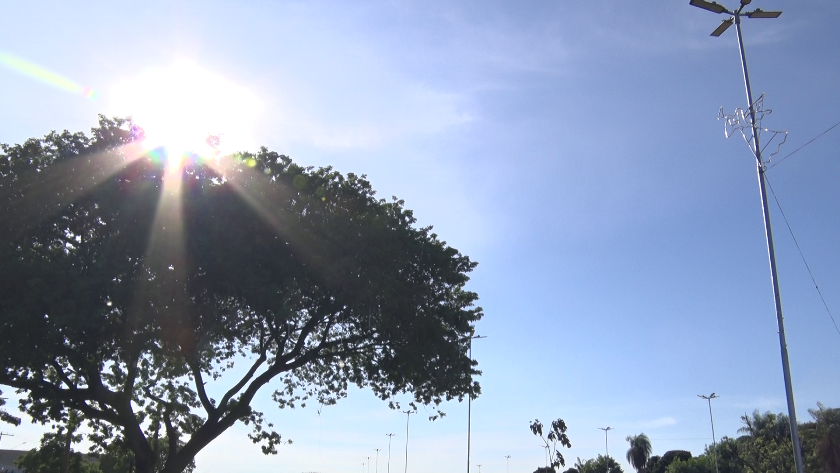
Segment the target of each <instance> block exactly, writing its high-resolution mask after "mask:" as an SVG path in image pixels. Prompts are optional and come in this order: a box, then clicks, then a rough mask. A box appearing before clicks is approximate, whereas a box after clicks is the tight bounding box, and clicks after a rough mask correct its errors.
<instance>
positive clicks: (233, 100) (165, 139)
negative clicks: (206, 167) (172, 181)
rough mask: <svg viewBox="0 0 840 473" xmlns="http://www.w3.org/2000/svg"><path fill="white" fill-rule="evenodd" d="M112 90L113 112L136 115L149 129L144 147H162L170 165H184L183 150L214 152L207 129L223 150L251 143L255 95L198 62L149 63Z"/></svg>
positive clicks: (238, 148) (231, 149) (144, 128)
mask: <svg viewBox="0 0 840 473" xmlns="http://www.w3.org/2000/svg"><path fill="white" fill-rule="evenodd" d="M110 96H111V105H112V109H113V110H112V111H113V113H115V114H117V115H121V116H129V115H130V116H132V117H133V118H134V122H135V123H136V124H137V125H139V126H140V127H142V128H143V130H144V131H145V132H146V141H145V146H146V148H148V149H157V148H164V149H165V155H166V156H168V158H167V164H168V165H169V166H175V167H178V166H180V164H181V161H182V159H183V158H184V156H185V155H186V156H191V155H199V156H206V155H208V154H209V153H210V152H212V149H211V148H210V146H209V145H208V143H207V138H208V136H209V135H215V136H219V137H220V139H221V145H220V146H221V147H222V151H223V152H232V151H240V150H244V149H248V148H252V147H253V142H252V140H251V136H250V131H251V125H252V123H253V120H254V117H255V115H256V112H257V110H258V101H257V100H256V98H255V96H254V95H252V94H251V93H250V92H249V91H248V90H246V89H245V88H243V87H240V86H238V85H236V84H233V83H231V82H229V81H227V80H226V79H224V78H222V77H221V76H218V75H215V74H213V73H210V72H208V71H206V70H203V69H201V68H199V67H198V66H196V65H194V64H191V63H188V62H178V63H175V64H174V65H172V66H170V67H167V68H152V69H148V70H146V71H144V72H142V73H141V74H139V75H138V76H136V77H134V78H132V79H129V80H126V81H124V82H122V83H120V84H119V85H117V86H116V87H115V88H114V89H113V91H112V93H111V94H110Z"/></svg>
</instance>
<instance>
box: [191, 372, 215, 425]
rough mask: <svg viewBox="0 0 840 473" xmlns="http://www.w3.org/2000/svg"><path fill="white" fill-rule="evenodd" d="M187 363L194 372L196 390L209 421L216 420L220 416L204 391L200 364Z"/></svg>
mask: <svg viewBox="0 0 840 473" xmlns="http://www.w3.org/2000/svg"><path fill="white" fill-rule="evenodd" d="M187 363H188V364H189V366H190V370H191V371H192V375H193V382H194V383H195V390H196V392H197V393H198V398H199V399H200V400H201V405H202V406H204V410H205V411H207V416H208V418H209V419H216V418H217V417H218V415H219V414H218V411H217V410H216V407H215V406H213V403H212V402H210V398H208V397H207V391H205V389H204V378H203V377H202V376H201V368H199V366H198V364H197V363H195V362H193V361H187Z"/></svg>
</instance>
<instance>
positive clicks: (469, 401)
mask: <svg viewBox="0 0 840 473" xmlns="http://www.w3.org/2000/svg"><path fill="white" fill-rule="evenodd" d="M474 338H487V337H486V336H484V335H473V334H470V338H469V347H470V348H469V351H470V353H469V357H470V388H472V359H473V357H472V341H473V339H474ZM471 419H472V396H471V395H469V394H468V395H467V473H470V433H471V427H472V425H471Z"/></svg>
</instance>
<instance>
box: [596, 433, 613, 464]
mask: <svg viewBox="0 0 840 473" xmlns="http://www.w3.org/2000/svg"><path fill="white" fill-rule="evenodd" d="M612 429H613V428H612V427H606V428H604V427H598V430H603V431H604V446H606V447H607V456H608V457H609V456H610V443H609V438H610V430H612Z"/></svg>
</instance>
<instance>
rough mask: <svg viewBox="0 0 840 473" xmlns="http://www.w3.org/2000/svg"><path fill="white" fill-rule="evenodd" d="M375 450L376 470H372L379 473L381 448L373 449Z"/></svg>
mask: <svg viewBox="0 0 840 473" xmlns="http://www.w3.org/2000/svg"><path fill="white" fill-rule="evenodd" d="M374 450H376V469H374V472H375V473H379V451H380V450H382V449H381V448H374Z"/></svg>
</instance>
